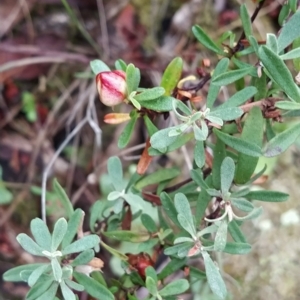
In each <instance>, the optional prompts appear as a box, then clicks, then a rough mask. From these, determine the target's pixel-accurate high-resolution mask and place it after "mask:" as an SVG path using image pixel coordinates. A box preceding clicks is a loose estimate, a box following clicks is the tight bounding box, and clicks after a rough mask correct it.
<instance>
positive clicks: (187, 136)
mask: <svg viewBox="0 0 300 300" xmlns="http://www.w3.org/2000/svg"><path fill="white" fill-rule="evenodd" d="M193 138H194V134H193V133H191V132H190V133H187V134H182V135H181V136H180V138H178V139H176V140H175V141H174V142H173V143H172V144H171V145H169V146H168V147H166V148H163V149H159V150H157V149H154V148H152V147H150V148H149V151H148V152H149V154H150V155H151V156H155V155H161V154H164V153H168V152H172V151H174V150H176V149H178V148H180V147H181V146H183V145H185V144H186V143H187V142H189V141H190V140H192V139H193Z"/></svg>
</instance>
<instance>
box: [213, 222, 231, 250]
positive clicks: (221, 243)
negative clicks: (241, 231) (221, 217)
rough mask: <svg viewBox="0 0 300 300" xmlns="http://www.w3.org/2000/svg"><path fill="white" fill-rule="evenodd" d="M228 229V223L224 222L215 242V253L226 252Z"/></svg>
mask: <svg viewBox="0 0 300 300" xmlns="http://www.w3.org/2000/svg"><path fill="white" fill-rule="evenodd" d="M227 228H228V224H227V221H222V222H221V225H220V226H219V228H218V231H217V233H216V237H215V242H214V250H215V251H223V250H224V248H225V246H226V241H227Z"/></svg>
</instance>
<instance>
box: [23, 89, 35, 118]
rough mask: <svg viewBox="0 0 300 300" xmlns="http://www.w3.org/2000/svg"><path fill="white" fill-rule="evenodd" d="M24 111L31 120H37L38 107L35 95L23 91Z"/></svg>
mask: <svg viewBox="0 0 300 300" xmlns="http://www.w3.org/2000/svg"><path fill="white" fill-rule="evenodd" d="M22 111H23V112H24V113H25V115H26V118H27V120H28V121H29V122H35V121H36V120H37V108H36V100H35V96H34V95H33V94H32V93H30V92H23V93H22Z"/></svg>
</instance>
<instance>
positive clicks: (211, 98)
mask: <svg viewBox="0 0 300 300" xmlns="http://www.w3.org/2000/svg"><path fill="white" fill-rule="evenodd" d="M228 66H229V59H228V58H227V57H224V58H222V59H221V60H220V61H219V62H218V64H217V65H216V68H215V70H214V71H213V74H212V77H211V80H214V79H215V78H216V77H217V76H218V75H221V74H223V73H224V72H226V70H227V69H228ZM220 88H221V87H220V86H219V85H215V84H213V83H211V84H210V85H209V89H208V94H207V98H206V105H207V107H208V108H212V107H213V104H214V102H215V101H216V99H217V96H218V94H219V91H220Z"/></svg>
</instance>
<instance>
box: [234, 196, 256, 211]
mask: <svg viewBox="0 0 300 300" xmlns="http://www.w3.org/2000/svg"><path fill="white" fill-rule="evenodd" d="M246 197H247V196H246ZM230 202H231V204H232V205H233V206H235V207H236V208H238V209H239V210H242V211H245V212H251V211H252V210H253V209H254V206H253V204H252V203H251V202H250V201H248V200H246V199H243V198H231V200H230Z"/></svg>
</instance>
